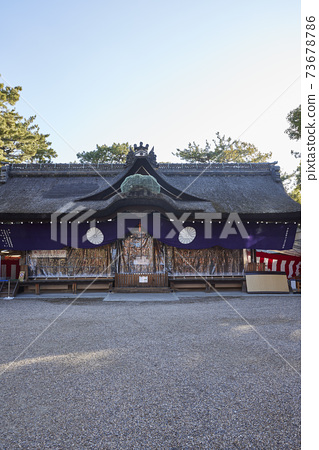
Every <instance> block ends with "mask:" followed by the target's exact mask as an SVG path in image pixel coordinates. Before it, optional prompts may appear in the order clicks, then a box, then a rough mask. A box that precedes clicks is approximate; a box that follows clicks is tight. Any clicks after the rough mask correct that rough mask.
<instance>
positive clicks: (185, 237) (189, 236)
mask: <svg viewBox="0 0 319 450" xmlns="http://www.w3.org/2000/svg"><path fill="white" fill-rule="evenodd" d="M195 237H196V230H195V228H193V227H186V228H184V229H183V230H182V231H181V232H180V233H179V235H178V240H179V242H181V243H182V244H190V243H191V242H193V240H194V239H195Z"/></svg>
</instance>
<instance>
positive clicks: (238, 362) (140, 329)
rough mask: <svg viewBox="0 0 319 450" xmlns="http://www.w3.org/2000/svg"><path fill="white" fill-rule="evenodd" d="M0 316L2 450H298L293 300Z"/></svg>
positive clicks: (85, 306) (30, 304)
mask: <svg viewBox="0 0 319 450" xmlns="http://www.w3.org/2000/svg"><path fill="white" fill-rule="evenodd" d="M128 295H129V294H128ZM143 295H147V294H143ZM66 308H67V309H66ZM65 309H66V310H65ZM0 311H1V314H0V325H1V328H0V337H1V341H0V342H1V350H0V373H1V380H0V381H1V396H0V404H1V410H2V414H1V428H0V448H1V449H6V450H7V449H18V448H23V449H71V448H75V449H86V448H88V449H147V450H149V449H171V450H173V449H174V450H175V449H247V448H253V449H289V450H292V449H299V448H300V376H299V371H300V296H292V295H291V296H274V295H272V296H260V297H258V296H256V297H241V296H240V294H239V297H238V298H236V297H231V298H227V300H226V301H225V300H222V299H220V298H218V297H207V296H206V297H205V298H198V299H196V298H190V297H187V298H183V294H182V293H180V294H179V299H178V298H177V297H176V301H168V302H165V301H161V302H117V303H115V302H102V301H94V300H92V301H90V302H88V301H82V302H81V301H78V302H76V303H74V304H72V305H71V304H70V302H69V303H68V301H67V300H63V301H61V302H44V301H41V300H38V301H34V300H23V301H22V300H20V301H19V300H13V301H5V300H1V301H0ZM63 311H64V313H63V314H62V312H63ZM59 314H60V316H59ZM58 316H59V317H58ZM57 317H58V318H57ZM55 319H56V320H55ZM244 319H246V320H247V321H248V322H249V324H250V325H249V324H248V323H247V322H246V321H245V320H244ZM54 320H55V321H54ZM52 321H54V323H53V324H52V325H51V326H49V325H50V324H51V323H52ZM46 327H48V328H47V329H46ZM40 333H42V334H41V335H40V337H39V338H38V339H36V338H37V336H39V334H40ZM35 339H36V340H35ZM33 340H35V342H34V343H33V344H32V345H31V346H29V348H28V349H27V351H26V352H24V353H23V354H22V355H20V353H21V352H22V351H23V350H24V349H25V348H26V347H27V346H28V345H29V344H30V343H31V342H32V341H33ZM18 355H20V357H18ZM17 357H18V358H17ZM12 361H14V362H13V363H12ZM10 363H11V364H10Z"/></svg>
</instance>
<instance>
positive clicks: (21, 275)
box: [19, 270, 25, 281]
mask: <svg viewBox="0 0 319 450" xmlns="http://www.w3.org/2000/svg"><path fill="white" fill-rule="evenodd" d="M24 276H25V271H24V270H20V273H19V281H24Z"/></svg>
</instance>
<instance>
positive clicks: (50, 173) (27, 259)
mask: <svg viewBox="0 0 319 450" xmlns="http://www.w3.org/2000/svg"><path fill="white" fill-rule="evenodd" d="M298 225H300V205H299V204H298V203H296V202H295V201H293V200H292V199H291V198H290V197H289V196H288V195H287V194H286V192H285V190H284V188H283V185H282V183H281V180H280V175H279V167H278V166H277V165H276V163H275V162H274V163H211V164H208V163H207V164H200V163H192V164H188V163H158V162H157V160H156V155H155V153H154V148H153V149H152V150H150V151H149V149H148V145H146V146H143V143H140V145H139V146H137V145H135V146H134V148H131V149H130V151H129V153H128V155H127V159H126V162H125V163H123V164H119V163H116V164H54V163H46V164H8V165H4V166H3V167H2V168H1V175H0V250H1V253H0V255H1V273H0V278H1V282H2V283H6V282H7V281H8V280H11V282H12V285H14V286H17V287H16V289H19V290H20V291H21V290H24V292H35V293H42V292H45V291H46V292H54V291H56V290H58V291H60V292H62V291H63V292H73V293H76V292H80V291H83V290H86V289H95V290H98V291H103V292H106V291H109V290H121V289H122V290H125V289H126V290H134V289H138V290H143V289H144V290H146V291H147V290H149V291H150V290H154V291H155V290H161V289H162V290H165V289H166V290H169V289H211V288H216V289H227V288H234V289H245V280H246V274H247V273H252V272H258V271H259V272H260V273H262V272H267V271H268V272H271V273H272V274H274V273H275V272H281V273H285V272H286V275H287V276H288V272H287V270H286V269H287V267H284V265H283V264H281V266H280V267H279V266H278V267H277V268H276V270H273V268H274V267H275V266H274V267H267V268H266V269H265V266H264V265H262V264H258V260H257V256H256V255H257V252H264V253H263V254H265V252H268V251H271V252H272V253H271V254H274V253H276V251H278V254H279V253H280V254H281V255H282V254H283V253H284V252H285V251H289V250H291V249H292V248H293V246H294V242H295V235H296V230H297V227H298ZM266 256H267V255H266ZM263 264H264V263H263ZM19 278H20V282H19V283H18V281H17V283H16V284H15V283H14V280H19ZM1 282H0V284H1Z"/></svg>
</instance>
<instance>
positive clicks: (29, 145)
mask: <svg viewBox="0 0 319 450" xmlns="http://www.w3.org/2000/svg"><path fill="white" fill-rule="evenodd" d="M21 90H22V88H21V86H16V87H9V86H4V84H3V83H0V165H1V164H5V163H21V162H50V161H51V160H52V158H55V157H56V156H57V154H56V152H55V151H54V150H53V149H52V148H50V145H51V142H48V141H47V138H48V137H49V135H48V134H41V133H40V132H39V126H38V125H36V124H35V123H34V120H35V118H36V116H31V117H29V118H28V119H25V118H23V117H22V116H20V114H18V112H17V111H16V110H15V108H13V107H14V106H15V104H16V103H17V102H18V101H19V98H20V92H21Z"/></svg>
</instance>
